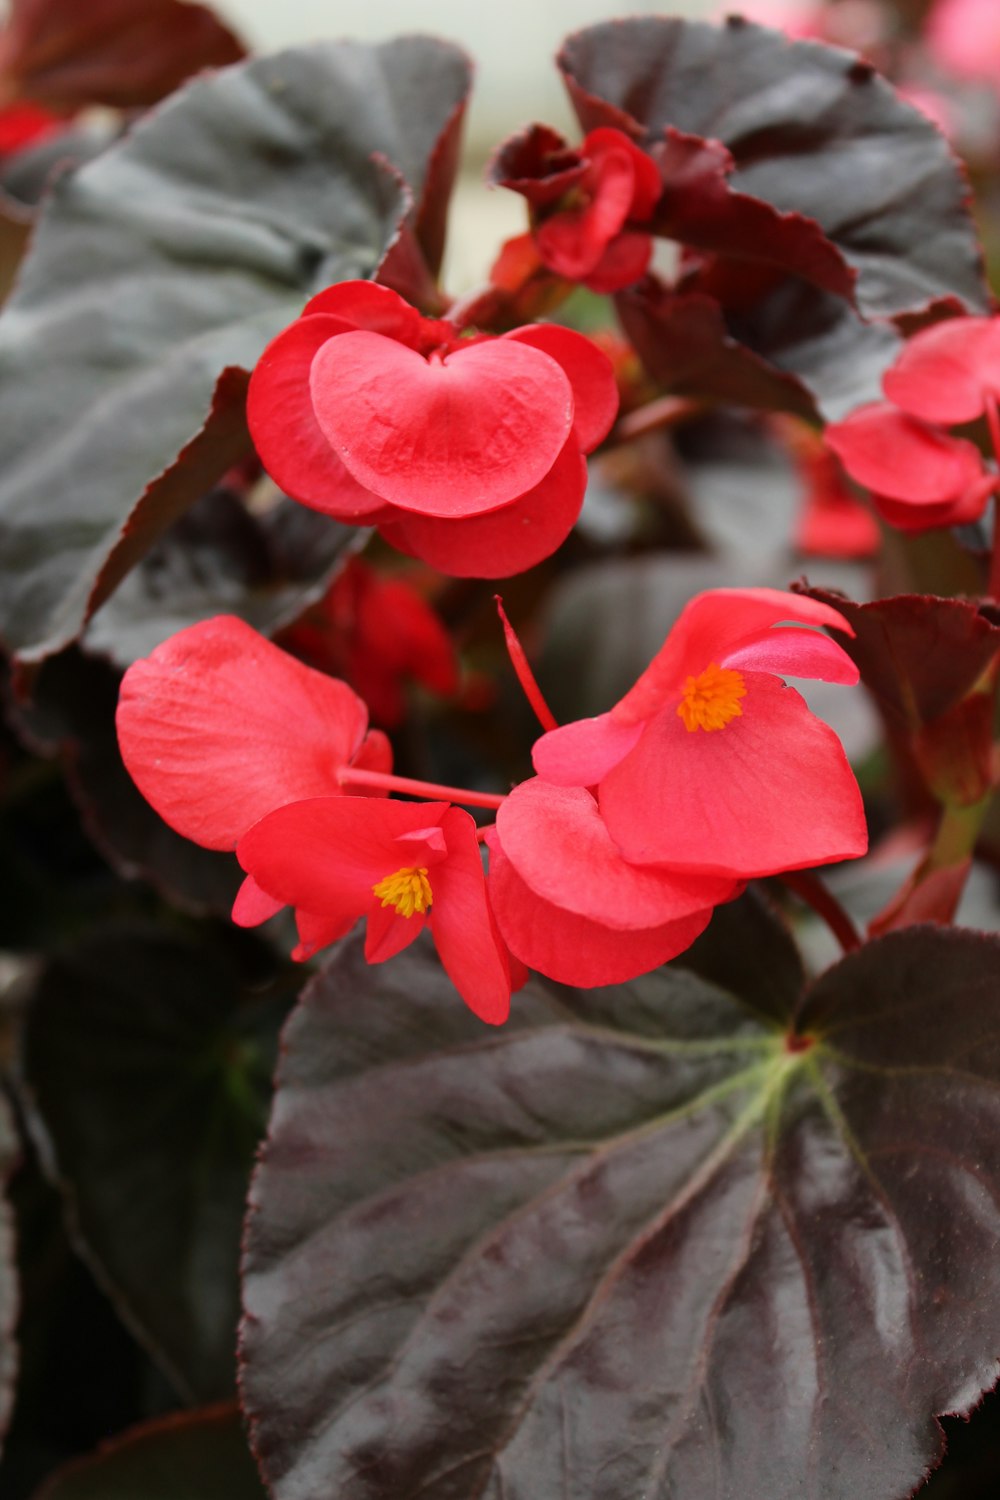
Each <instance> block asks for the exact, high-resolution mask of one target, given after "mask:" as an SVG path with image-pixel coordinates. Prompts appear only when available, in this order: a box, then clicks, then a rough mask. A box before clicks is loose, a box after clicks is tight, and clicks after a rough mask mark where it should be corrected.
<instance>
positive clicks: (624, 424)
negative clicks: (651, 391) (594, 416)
mask: <svg viewBox="0 0 1000 1500" xmlns="http://www.w3.org/2000/svg"><path fill="white" fill-rule="evenodd" d="M703 408H704V402H703V401H694V400H691V399H689V398H688V397H686V396H660V397H658V399H657V400H656V401H649V402H647V403H646V405H645V406H640V407H638V408H637V409H636V410H635V411H630V412H629V413H628V414H627V415H626V416H624V417H619V419H618V421H617V422H616V423H615V426H614V428H613V429H612V432H611V436H610V438H609V439H608V441H609V442H610V443H627V442H630V441H631V439H632V438H637V437H642V436H644V434H645V433H647V432H658V431H659V430H660V428H662V427H676V426H677V424H678V423H679V422H683V421H685V420H686V419H687V418H688V417H693V416H694V415H695V413H696V412H699V411H702V410H703Z"/></svg>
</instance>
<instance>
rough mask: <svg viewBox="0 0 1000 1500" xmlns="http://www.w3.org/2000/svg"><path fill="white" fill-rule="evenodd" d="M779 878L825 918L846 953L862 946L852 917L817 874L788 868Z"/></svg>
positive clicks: (817, 913)
mask: <svg viewBox="0 0 1000 1500" xmlns="http://www.w3.org/2000/svg"><path fill="white" fill-rule="evenodd" d="M778 879H779V880H780V881H781V882H782V884H783V885H786V886H787V887H788V889H789V890H790V891H794V892H795V894H796V896H798V897H799V898H800V899H801V900H802V901H804V902H805V903H806V905H807V906H811V907H812V909H813V911H814V912H815V913H816V915H817V916H818V917H822V918H823V921H824V922H825V923H826V925H827V926H828V927H829V929H830V931H831V932H832V933H833V935H834V937H835V938H836V939H837V941H838V943H839V944H840V946H841V947H842V948H843V950H844V952H845V953H852V952H853V951H854V949H855V948H860V947H861V936H860V934H859V932H858V929H857V928H856V927H855V925H854V923H853V922H852V920H851V918H850V917H849V916H848V915H847V913H846V911H845V910H844V908H843V907H842V906H841V904H840V902H839V901H838V900H837V898H836V896H833V895H831V893H830V892H829V891H828V890H827V888H826V886H825V885H824V884H823V882H822V881H821V880H818V879H817V877H816V876H815V875H810V874H809V873H808V871H806V870H787V871H786V872H785V873H784V874H782V875H779V876H778Z"/></svg>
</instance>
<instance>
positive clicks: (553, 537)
mask: <svg viewBox="0 0 1000 1500" xmlns="http://www.w3.org/2000/svg"><path fill="white" fill-rule="evenodd" d="M617 409H618V393H617V388H616V386H615V380H614V374H613V371H612V369H611V365H610V363H609V361H608V360H607V358H606V357H605V355H604V354H602V353H601V351H600V350H599V349H598V348H597V347H596V345H594V344H593V343H591V341H590V340H589V339H587V338H585V337H584V336H583V335H582V334H579V333H574V332H573V331H571V330H570V329H567V328H557V327H555V326H552V325H545V324H538V325H532V326H529V327H525V328H516V329H514V330H513V331H512V332H510V333H506V334H502V335H500V336H493V335H484V334H479V335H472V336H466V335H464V334H463V333H462V331H461V330H460V329H459V328H458V327H456V326H455V325H454V324H453V323H450V322H447V321H445V320H442V319H434V318H424V317H422V316H421V315H420V313H419V312H417V310H416V308H414V307H411V306H410V304H409V303H408V302H405V301H404V300H403V298H402V297H400V296H398V295H397V294H396V293H395V292H393V291H390V290H389V289H388V288H386V287H382V286H378V285H376V284H375V283H373V282H368V281H348V282H342V283H341V284H340V285H338V286H333V287H330V288H329V289H328V290H327V291H325V292H321V293H320V294H319V295H318V296H316V297H314V298H313V299H312V301H311V302H309V303H308V304H307V306H306V307H305V309H304V311H303V313H302V316H301V317H300V318H298V319H297V320H296V321H295V322H294V323H293V324H291V326H290V327H289V328H286V329H285V330H284V332H283V333H280V334H279V335H278V337H277V338H276V339H274V340H273V341H272V342H271V343H270V344H269V345H268V347H267V349H266V350H265V351H264V353H263V355H262V356H261V359H260V361H259V363H258V364H257V367H256V369H255V370H254V373H253V378H252V380H251V382H250V393H249V399H248V407H247V416H248V420H249V424H250V431H251V434H252V436H253V440H254V443H255V445H256V448H257V452H258V453H259V455H260V458H261V461H262V463H263V464H264V467H265V468H266V469H267V471H268V473H269V474H270V475H271V477H272V478H273V479H274V480H275V482H276V483H277V484H278V485H280V487H281V488H282V489H284V490H285V491H286V492H287V493H288V494H289V495H291V496H292V497H293V499H296V500H299V501H301V502H302V503H303V504H305V505H309V506H312V507H313V508H315V509H316V510H321V511H325V512H327V514H329V515H332V516H335V517H336V518H337V519H338V520H341V521H349V522H360V523H361V524H363V525H372V526H377V527H378V529H379V531H380V532H381V533H382V535H383V536H384V537H385V538H386V540H387V541H389V542H391V543H392V545H393V546H394V547H397V548H398V549H399V550H400V551H401V552H406V553H409V554H410V555H411V556H413V557H419V558H421V559H423V561H425V562H428V563H430V564H431V565H432V566H433V567H436V568H439V569H440V570H441V571H442V572H446V573H451V574H454V575H458V576H465V577H477V578H500V577H504V576H506V575H508V574H511V573H517V572H522V571H523V570H525V569H526V568H530V567H533V566H534V565H535V564H536V563H538V562H540V561H541V560H542V559H543V558H546V557H548V556H550V554H551V553H553V552H554V551H555V550H556V548H557V547H558V546H559V545H560V544H561V543H562V542H563V541H564V540H565V538H566V536H567V535H568V534H569V532H570V530H571V529H572V527H573V524H574V522H575V521H576V518H577V516H578V515H579V513H580V507H581V505H582V503H583V495H584V490H585V489H586V484H587V466H586V463H585V460H584V454H586V453H589V452H590V451H591V450H592V449H593V448H595V447H596V446H597V444H598V443H600V442H601V441H602V439H603V438H604V437H605V436H606V435H607V433H608V431H609V429H610V427H611V424H612V422H613V421H614V418H615V415H616V412H617Z"/></svg>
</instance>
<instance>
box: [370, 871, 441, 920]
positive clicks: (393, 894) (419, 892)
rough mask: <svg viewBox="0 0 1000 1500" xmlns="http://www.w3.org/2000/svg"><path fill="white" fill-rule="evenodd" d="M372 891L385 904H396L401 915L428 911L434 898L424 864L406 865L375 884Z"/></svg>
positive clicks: (409, 915) (406, 915)
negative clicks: (418, 866) (419, 865)
mask: <svg viewBox="0 0 1000 1500" xmlns="http://www.w3.org/2000/svg"><path fill="white" fill-rule="evenodd" d="M372 891H373V892H374V893H375V895H376V896H378V898H379V900H380V901H381V902H382V905H383V906H394V907H395V908H396V910H397V911H398V912H399V915H400V916H401V917H412V916H413V913H414V912H417V911H420V912H423V911H426V910H427V908H428V907H429V906H430V904H431V901H432V900H433V899H434V898H433V896H432V895H431V883H430V881H429V880H428V879H427V869H426V866H424V865H421V867H420V868H419V869H416V868H415V867H414V866H413V865H409V866H404V868H403V869H402V870H397V871H396V872H395V874H393V875H387V876H386V877H385V879H384V880H380V881H379V882H378V884H377V885H373V886H372Z"/></svg>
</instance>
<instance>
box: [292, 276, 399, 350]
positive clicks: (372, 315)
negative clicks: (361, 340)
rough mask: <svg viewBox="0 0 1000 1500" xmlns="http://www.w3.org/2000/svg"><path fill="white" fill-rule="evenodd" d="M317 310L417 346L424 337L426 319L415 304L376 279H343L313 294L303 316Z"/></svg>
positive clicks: (310, 315) (353, 326)
mask: <svg viewBox="0 0 1000 1500" xmlns="http://www.w3.org/2000/svg"><path fill="white" fill-rule="evenodd" d="M317 313H326V314H330V315H331V316H333V317H335V318H342V319H343V320H344V321H345V322H346V323H349V324H350V326H351V327H352V328H367V329H368V330H369V332H371V333H384V334H385V335H386V337H387V338H390V339H396V340H397V341H398V342H399V343H401V344H408V345H409V346H410V348H411V349H416V348H417V347H418V345H419V344H420V341H421V324H422V323H423V319H422V318H421V316H420V314H419V312H418V311H417V309H416V308H415V307H411V306H410V304H409V302H405V301H404V300H403V298H402V297H401V296H400V295H399V293H398V292H394V291H393V290H392V289H391V287H387V286H379V285H378V284H377V283H376V282H374V281H340V282H338V283H337V284H336V285H335V286H328V287H327V288H326V289H325V291H322V292H318V293H317V294H316V296H315V297H311V298H310V300H309V301H308V302H307V303H306V305H305V307H304V308H303V309H302V316H303V317H304V318H311V317H315V316H316V314H317Z"/></svg>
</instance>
